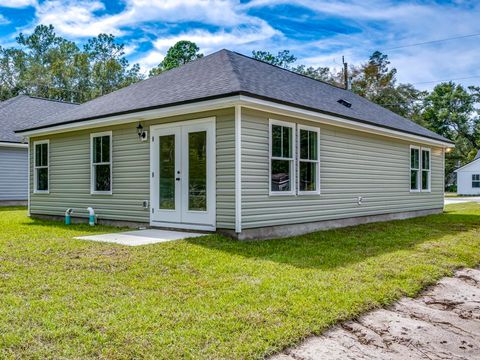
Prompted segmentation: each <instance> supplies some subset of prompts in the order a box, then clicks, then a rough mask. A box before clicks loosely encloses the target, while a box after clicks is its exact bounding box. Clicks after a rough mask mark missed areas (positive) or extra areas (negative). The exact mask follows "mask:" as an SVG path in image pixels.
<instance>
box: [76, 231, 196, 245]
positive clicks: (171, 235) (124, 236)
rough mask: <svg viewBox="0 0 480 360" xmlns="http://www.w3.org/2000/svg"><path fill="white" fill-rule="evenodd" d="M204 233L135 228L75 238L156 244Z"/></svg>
mask: <svg viewBox="0 0 480 360" xmlns="http://www.w3.org/2000/svg"><path fill="white" fill-rule="evenodd" d="M204 235H205V234H199V233H193V232H183V231H170V230H157V229H148V230H135V231H127V232H120V233H113V234H99V235H89V236H79V237H76V238H75V239H80V240H90V241H99V242H109V243H116V244H121V245H127V246H139V245H148V244H157V243H162V242H167V241H173V240H181V239H186V238H192V237H198V236H204Z"/></svg>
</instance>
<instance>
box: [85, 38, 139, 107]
mask: <svg viewBox="0 0 480 360" xmlns="http://www.w3.org/2000/svg"><path fill="white" fill-rule="evenodd" d="M84 50H85V53H86V54H87V57H88V59H89V63H90V80H91V84H92V91H93V94H92V95H93V97H97V96H101V95H105V94H108V93H110V92H112V91H114V90H117V89H119V88H122V87H125V86H128V85H130V84H133V83H135V82H137V81H139V80H140V79H141V75H140V67H139V65H138V64H135V65H133V66H132V67H129V64H128V60H127V59H126V58H125V57H124V55H125V52H124V45H123V44H118V43H117V42H115V37H114V36H113V35H107V34H100V35H98V36H97V37H95V38H93V39H90V40H88V42H87V44H86V45H85V46H84Z"/></svg>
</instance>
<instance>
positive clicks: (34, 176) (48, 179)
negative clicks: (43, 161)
mask: <svg viewBox="0 0 480 360" xmlns="http://www.w3.org/2000/svg"><path fill="white" fill-rule="evenodd" d="M42 144H47V166H37V145H42ZM45 168H46V169H47V190H38V184H37V179H38V175H37V170H38V169H45ZM33 193H34V194H50V140H48V139H47V140H39V141H34V142H33Z"/></svg>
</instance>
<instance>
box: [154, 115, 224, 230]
mask: <svg viewBox="0 0 480 360" xmlns="http://www.w3.org/2000/svg"><path fill="white" fill-rule="evenodd" d="M203 124H207V125H210V126H211V127H210V129H209V130H210V135H209V136H210V138H211V141H210V145H209V146H207V156H208V157H207V159H208V160H207V179H208V180H207V194H208V195H207V196H208V200H207V201H208V206H209V209H210V210H208V211H209V212H210V220H209V221H208V223H205V224H203V223H202V224H197V223H187V222H168V221H157V220H155V219H154V218H155V214H154V209H155V211H156V209H158V201H157V199H158V191H157V190H158V189H157V186H156V182H157V179H158V174H156V173H155V171H156V169H157V162H158V160H159V159H158V151H157V149H156V147H157V141H154V140H153V139H154V138H155V136H158V135H155V133H156V132H157V131H158V130H164V129H165V130H166V129H169V128H178V129H182V130H181V131H179V132H180V133H181V136H180V146H181V147H182V150H183V148H184V142H183V139H184V136H183V128H184V127H185V128H187V127H189V126H197V125H200V126H201V125H203ZM215 127H216V118H215V117H208V118H201V119H195V120H186V121H177V122H174V123H167V124H159V125H152V126H150V134H151V138H150V172H151V174H150V225H151V226H158V227H170V228H180V229H189V230H206V231H215V230H216V131H215ZM182 157H183V155H182ZM182 162H183V159H182ZM185 171H188V170H187V169H184V170H182V174H181V176H184V175H185ZM154 173H155V174H154ZM182 191H184V190H182ZM182 202H183V203H185V201H183V200H182ZM155 207H157V208H155ZM183 207H184V204H182V208H183ZM180 211H182V212H184V211H185V210H184V209H180Z"/></svg>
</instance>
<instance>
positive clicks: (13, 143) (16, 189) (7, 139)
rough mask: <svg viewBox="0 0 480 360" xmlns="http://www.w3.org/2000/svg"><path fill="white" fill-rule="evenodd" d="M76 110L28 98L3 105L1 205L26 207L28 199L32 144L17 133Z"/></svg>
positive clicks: (0, 120)
mask: <svg viewBox="0 0 480 360" xmlns="http://www.w3.org/2000/svg"><path fill="white" fill-rule="evenodd" d="M72 106H74V105H72V104H69V103H64V102H60V101H52V100H47V99H42V98H38V97H32V96H27V95H18V96H16V97H14V98H11V99H8V100H6V101H3V102H0V205H20V204H26V202H27V197H28V196H27V193H28V144H27V143H24V142H23V138H22V136H19V135H16V134H15V133H14V130H15V129H18V128H19V127H28V126H32V125H33V124H35V122H37V121H38V120H39V119H41V118H43V117H46V116H49V115H53V114H56V113H59V112H62V111H65V110H66V109H70V108H72Z"/></svg>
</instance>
